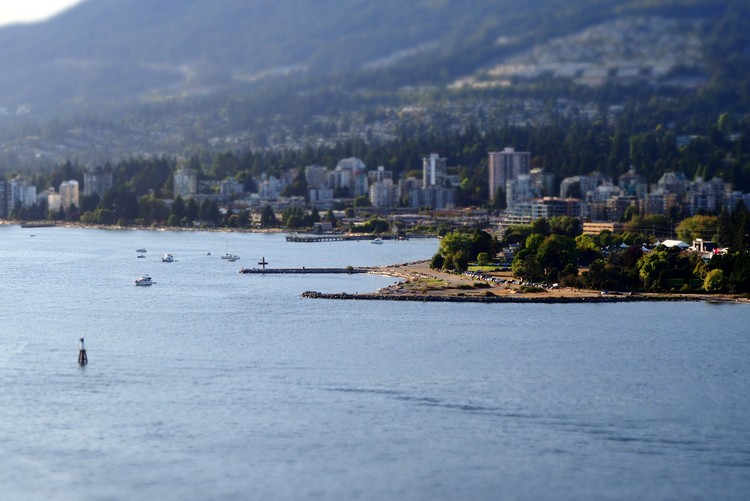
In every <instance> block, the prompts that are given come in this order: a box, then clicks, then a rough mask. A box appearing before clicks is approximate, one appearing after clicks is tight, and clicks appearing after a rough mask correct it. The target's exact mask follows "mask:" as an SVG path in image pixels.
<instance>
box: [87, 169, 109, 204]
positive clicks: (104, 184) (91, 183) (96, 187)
mask: <svg viewBox="0 0 750 501" xmlns="http://www.w3.org/2000/svg"><path fill="white" fill-rule="evenodd" d="M111 188H112V171H109V170H107V169H104V168H102V167H97V168H95V169H92V170H90V171H88V172H84V173H83V196H85V197H88V196H90V195H93V194H94V193H96V194H97V195H99V197H100V198H101V197H103V196H104V194H105V193H107V191H109V190H110V189H111Z"/></svg>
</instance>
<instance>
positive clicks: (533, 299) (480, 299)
mask: <svg viewBox="0 0 750 501" xmlns="http://www.w3.org/2000/svg"><path fill="white" fill-rule="evenodd" d="M302 297H304V298H309V299H348V300H366V301H422V302H441V303H548V304H570V303H623V302H635V301H700V300H701V298H699V297H695V298H690V297H684V296H680V297H675V296H641V295H638V296H588V297H561V296H522V297H509V296H455V295H453V296H437V295H431V294H408V295H406V294H387V295H386V294H349V293H345V292H338V293H333V294H329V293H323V292H315V291H307V292H303V293H302Z"/></svg>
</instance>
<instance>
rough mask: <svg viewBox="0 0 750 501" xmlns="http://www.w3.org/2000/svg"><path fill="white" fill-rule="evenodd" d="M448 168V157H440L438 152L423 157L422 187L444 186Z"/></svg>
mask: <svg viewBox="0 0 750 501" xmlns="http://www.w3.org/2000/svg"><path fill="white" fill-rule="evenodd" d="M447 168H448V159H446V158H440V155H438V154H437V153H432V154H430V156H429V157H422V188H429V187H431V186H440V187H443V185H444V184H445V176H446V171H447Z"/></svg>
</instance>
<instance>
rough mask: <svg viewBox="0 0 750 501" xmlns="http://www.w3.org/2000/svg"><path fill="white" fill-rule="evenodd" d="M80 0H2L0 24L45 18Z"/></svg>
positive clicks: (0, 4)
mask: <svg viewBox="0 0 750 501" xmlns="http://www.w3.org/2000/svg"><path fill="white" fill-rule="evenodd" d="M80 2H81V0H20V1H17V0H11V1H8V0H3V1H2V3H0V25H5V24H10V23H18V22H32V21H40V20H42V19H47V18H48V17H51V16H53V15H55V14H57V13H58V12H60V11H62V10H65V9H66V8H68V7H70V6H72V5H75V4H77V3H80Z"/></svg>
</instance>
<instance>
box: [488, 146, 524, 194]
mask: <svg viewBox="0 0 750 501" xmlns="http://www.w3.org/2000/svg"><path fill="white" fill-rule="evenodd" d="M530 170H531V153H529V152H528V151H515V150H514V149H513V148H505V149H504V150H503V151H491V152H490V153H489V165H488V171H489V184H490V186H489V190H490V194H489V195H490V200H494V199H495V193H497V189H498V188H500V187H502V188H503V189H505V183H507V182H508V181H513V180H515V179H518V178H519V176H525V175H528V174H529V172H530Z"/></svg>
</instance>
